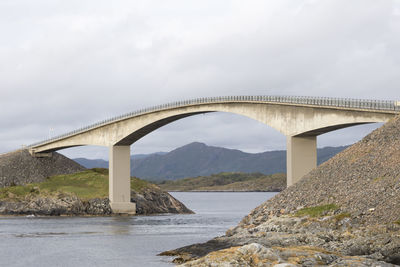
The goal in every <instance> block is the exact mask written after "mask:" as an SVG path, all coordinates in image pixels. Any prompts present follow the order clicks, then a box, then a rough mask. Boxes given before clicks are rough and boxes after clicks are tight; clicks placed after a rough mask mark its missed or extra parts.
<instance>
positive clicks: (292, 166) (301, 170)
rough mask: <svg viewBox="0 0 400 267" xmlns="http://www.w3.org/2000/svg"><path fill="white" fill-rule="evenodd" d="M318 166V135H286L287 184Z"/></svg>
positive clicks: (291, 183)
mask: <svg viewBox="0 0 400 267" xmlns="http://www.w3.org/2000/svg"><path fill="white" fill-rule="evenodd" d="M316 167H317V137H316V136H304V137H303V136H301V137H300V136H287V137H286V169H287V170H286V172H287V185H288V186H291V185H293V184H294V183H296V182H297V181H299V180H300V179H301V177H303V176H304V175H306V174H307V173H308V172H310V171H311V170H312V169H314V168H316Z"/></svg>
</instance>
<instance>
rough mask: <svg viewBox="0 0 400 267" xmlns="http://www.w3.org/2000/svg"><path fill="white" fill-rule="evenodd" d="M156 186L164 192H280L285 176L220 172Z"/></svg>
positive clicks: (161, 183) (283, 185) (284, 185)
mask: <svg viewBox="0 0 400 267" xmlns="http://www.w3.org/2000/svg"><path fill="white" fill-rule="evenodd" d="M158 186H160V187H161V188H162V189H163V190H166V191H281V190H283V189H284V188H285V187H286V175H285V174H283V173H278V174H272V175H264V174H262V173H234V172H222V173H219V174H214V175H211V176H199V177H195V178H184V179H179V180H175V181H163V182H160V183H158Z"/></svg>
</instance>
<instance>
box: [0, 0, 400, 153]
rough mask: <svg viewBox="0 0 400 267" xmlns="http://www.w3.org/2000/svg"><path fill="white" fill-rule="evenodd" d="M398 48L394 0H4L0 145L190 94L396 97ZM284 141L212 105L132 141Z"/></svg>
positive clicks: (399, 22)
mask: <svg viewBox="0 0 400 267" xmlns="http://www.w3.org/2000/svg"><path fill="white" fill-rule="evenodd" d="M399 47H400V1H399V0H393V1H389V0H387V1H386V0H381V1H376V0H319V1H316V0H270V1H265V0H254V1H225V0H220V1H215V0H213V1H208V0H203V1H190V0H179V1H178V0H170V1H165V0H160V1H153V0H147V1H135V0H129V1H127V0H114V1H105V0H79V1H78V0H69V1H62V0H36V1H30V0H2V1H0V107H1V111H2V112H1V114H0V125H1V128H0V129H1V130H0V153H4V152H8V151H12V150H14V149H18V148H21V146H23V145H29V144H31V143H34V142H37V141H41V140H43V139H46V138H48V137H49V136H55V135H59V134H63V133H65V132H69V131H71V130H74V129H76V128H80V127H81V126H85V125H88V124H91V123H94V122H97V121H100V120H103V119H106V118H109V117H112V116H116V115H120V114H123V113H127V112H131V111H135V110H138V109H141V108H145V107H149V106H155V105H159V104H164V103H168V102H173V101H177V100H184V99H192V98H197V97H210V96H226V95H295V96H323V97H344V98H362V99H380V100H399V99H400V75H399V74H400V49H399ZM378 126H379V124H378V125H367V126H357V127H352V128H348V129H345V130H340V131H335V132H331V133H328V134H324V135H321V136H319V137H318V146H319V147H323V146H336V145H345V144H351V143H354V142H355V141H357V140H359V139H360V138H362V137H363V136H365V135H366V134H368V133H369V132H370V131H371V130H373V129H374V128H376V127H378ZM285 140H286V139H285V137H284V136H282V135H281V134H280V133H278V132H276V131H275V130H273V129H272V128H270V127H268V126H267V125H264V124H261V123H259V122H256V121H254V120H251V119H249V118H246V117H241V116H238V115H234V114H225V113H211V114H206V115H199V116H194V117H190V118H186V119H183V120H180V121H177V122H175V123H172V124H169V125H167V126H165V127H163V128H161V129H158V130H157V131H155V132H153V133H151V134H149V135H147V136H145V137H144V138H142V139H141V140H139V141H138V142H136V143H135V144H133V145H132V148H131V149H132V153H134V154H143V153H153V152H157V151H170V150H173V149H175V148H177V147H179V146H182V145H185V144H187V143H190V142H193V141H199V142H204V143H206V144H209V145H214V146H224V147H228V148H234V149H240V150H243V151H247V152H253V153H254V152H261V151H267V150H276V149H285V145H286V141H285ZM107 151H108V149H107V148H103V147H93V146H87V147H79V148H71V149H66V150H61V151H60V152H61V153H63V154H65V155H67V156H69V157H87V158H107Z"/></svg>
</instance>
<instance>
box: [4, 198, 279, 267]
mask: <svg viewBox="0 0 400 267" xmlns="http://www.w3.org/2000/svg"><path fill="white" fill-rule="evenodd" d="M173 195H174V196H175V197H176V198H177V199H179V200H181V201H182V202H183V203H185V204H186V205H187V206H188V208H190V209H192V210H193V211H195V212H196V214H187V215H159V216H133V217H129V216H126V217H29V218H27V217H0V256H1V265H2V266H24V267H25V266H27V265H31V266H74V265H75V266H110V265H114V266H173V264H171V263H170V260H171V258H170V257H159V256H156V255H157V254H158V253H160V252H162V251H165V250H170V249H174V248H177V247H181V246H185V245H189V244H192V243H198V242H205V241H207V240H209V239H211V238H213V237H215V236H218V235H222V234H224V232H225V231H226V230H227V229H228V228H229V227H232V226H234V225H236V224H237V223H238V222H239V221H240V220H241V219H242V218H243V217H244V216H245V215H246V214H248V213H249V212H250V210H251V209H253V208H255V207H256V206H257V205H259V204H260V203H262V202H263V201H265V200H266V199H268V198H270V197H272V196H273V195H274V193H183V192H179V193H173Z"/></svg>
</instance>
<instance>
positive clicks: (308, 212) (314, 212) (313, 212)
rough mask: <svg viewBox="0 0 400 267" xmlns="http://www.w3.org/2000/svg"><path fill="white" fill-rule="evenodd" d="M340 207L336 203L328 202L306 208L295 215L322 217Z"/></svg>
mask: <svg viewBox="0 0 400 267" xmlns="http://www.w3.org/2000/svg"><path fill="white" fill-rule="evenodd" d="M337 209H339V207H338V206H336V205H335V204H327V205H321V206H315V207H309V208H304V209H301V210H299V211H297V212H296V214H295V216H298V217H301V216H310V217H321V216H323V215H324V214H326V213H327V212H329V211H333V210H337Z"/></svg>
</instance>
